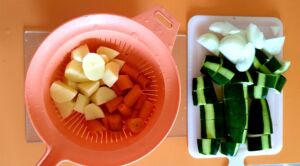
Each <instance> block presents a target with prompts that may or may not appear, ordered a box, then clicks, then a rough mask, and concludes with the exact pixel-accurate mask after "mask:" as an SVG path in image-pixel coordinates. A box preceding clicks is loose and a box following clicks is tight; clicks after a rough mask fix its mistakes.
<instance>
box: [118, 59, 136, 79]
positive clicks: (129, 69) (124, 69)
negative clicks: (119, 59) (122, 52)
mask: <svg viewBox="0 0 300 166" xmlns="http://www.w3.org/2000/svg"><path fill="white" fill-rule="evenodd" d="M120 73H121V74H127V75H129V77H130V78H131V79H133V80H137V79H138V76H139V72H138V70H136V69H135V68H133V67H131V66H129V65H128V64H127V63H125V64H124V65H123V67H122V68H121V71H120Z"/></svg>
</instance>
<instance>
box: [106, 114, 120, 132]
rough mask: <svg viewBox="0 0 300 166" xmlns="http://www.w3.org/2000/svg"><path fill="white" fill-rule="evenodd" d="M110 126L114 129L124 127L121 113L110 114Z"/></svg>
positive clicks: (108, 118) (108, 119) (108, 117)
mask: <svg viewBox="0 0 300 166" xmlns="http://www.w3.org/2000/svg"><path fill="white" fill-rule="evenodd" d="M107 121H108V125H109V128H110V129H111V130H113V131H118V130H121V129H122V117H121V115H120V114H110V115H108V116H107Z"/></svg>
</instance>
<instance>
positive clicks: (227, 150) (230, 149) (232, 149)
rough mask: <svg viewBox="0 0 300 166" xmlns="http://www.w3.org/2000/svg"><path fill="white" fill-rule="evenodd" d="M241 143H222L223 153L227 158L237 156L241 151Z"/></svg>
mask: <svg viewBox="0 0 300 166" xmlns="http://www.w3.org/2000/svg"><path fill="white" fill-rule="evenodd" d="M239 147H240V143H236V142H221V150H220V151H221V153H222V154H224V155H226V156H236V154H237V153H238V151H239Z"/></svg>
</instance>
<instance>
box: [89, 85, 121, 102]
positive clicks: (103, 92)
mask: <svg viewBox="0 0 300 166" xmlns="http://www.w3.org/2000/svg"><path fill="white" fill-rule="evenodd" d="M116 97H117V95H116V93H115V92H114V91H113V90H112V89H110V88H108V87H105V86H103V87H100V88H99V89H98V90H97V91H96V92H95V93H94V94H93V95H92V97H91V100H92V102H93V103H95V104H96V105H101V104H104V103H106V102H108V101H110V100H112V99H114V98H116Z"/></svg>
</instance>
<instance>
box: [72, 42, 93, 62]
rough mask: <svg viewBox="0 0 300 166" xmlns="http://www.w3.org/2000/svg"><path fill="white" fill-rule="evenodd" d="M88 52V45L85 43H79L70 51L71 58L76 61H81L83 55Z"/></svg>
mask: <svg viewBox="0 0 300 166" xmlns="http://www.w3.org/2000/svg"><path fill="white" fill-rule="evenodd" d="M89 52H90V50H89V47H88V46H87V44H84V45H81V46H79V47H77V48H75V49H74V50H73V51H72V52H71V57H72V59H73V60H76V61H78V62H82V59H83V57H84V56H85V55H86V54H88V53H89Z"/></svg>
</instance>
